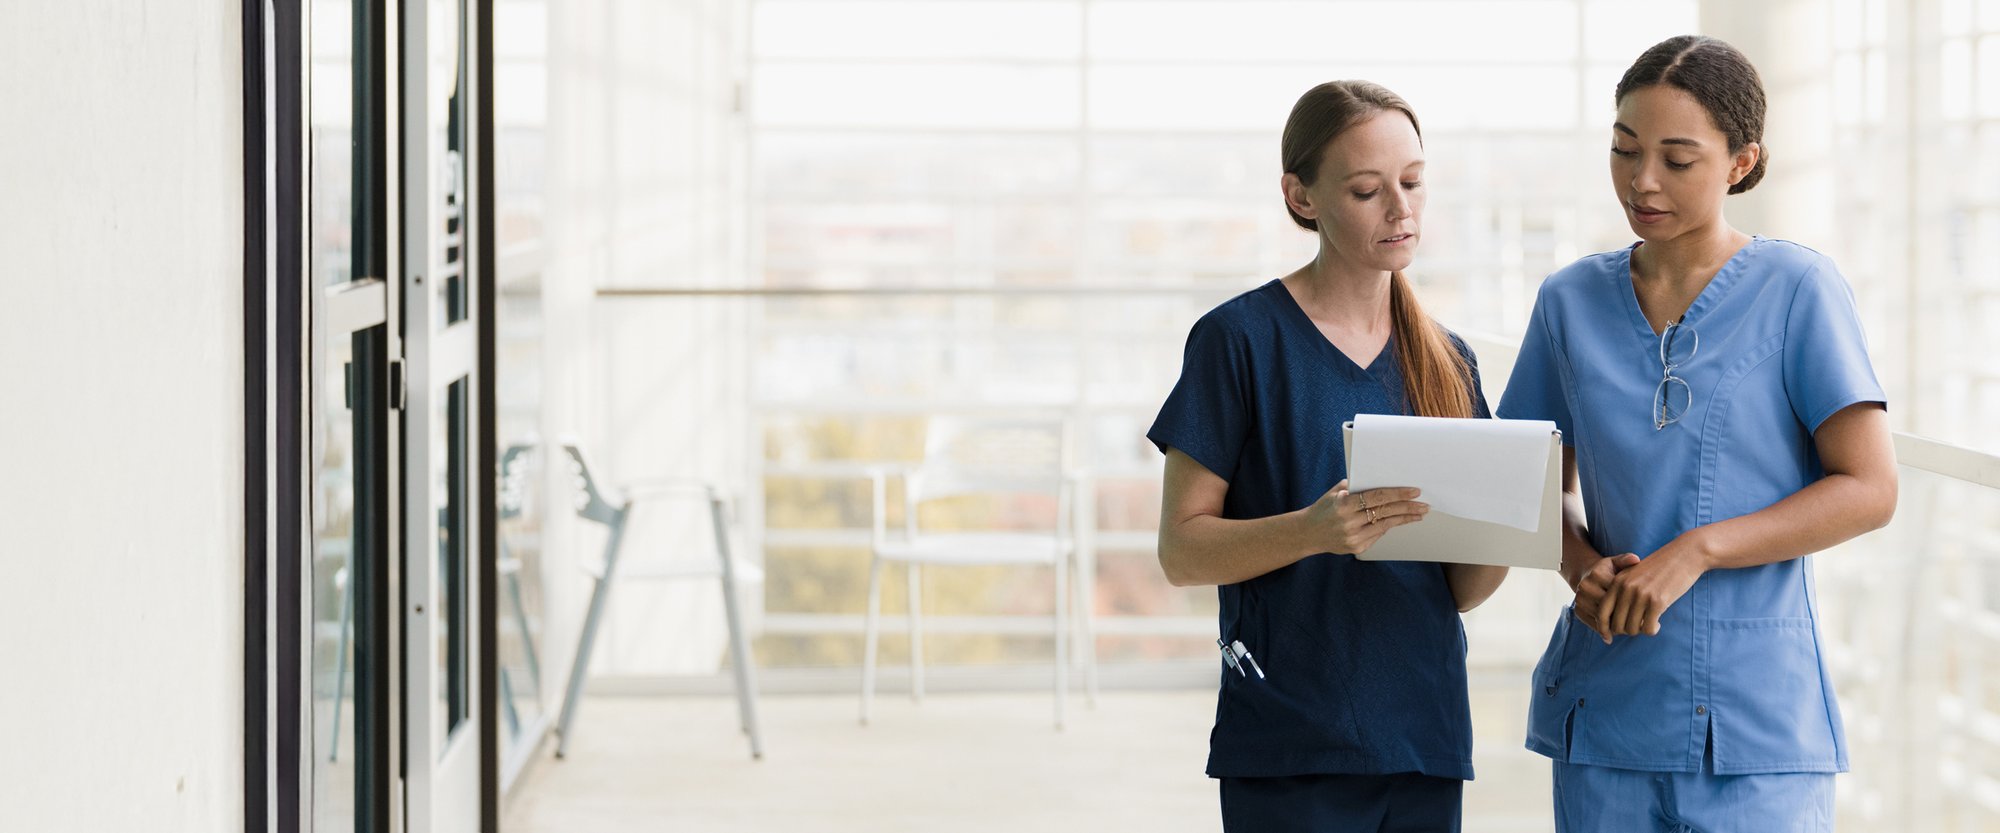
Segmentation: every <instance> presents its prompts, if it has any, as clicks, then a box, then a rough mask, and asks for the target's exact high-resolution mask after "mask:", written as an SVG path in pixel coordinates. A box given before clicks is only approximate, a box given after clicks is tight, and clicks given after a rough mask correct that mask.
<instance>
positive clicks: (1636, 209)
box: [1625, 202, 1673, 223]
mask: <svg viewBox="0 0 2000 833" xmlns="http://www.w3.org/2000/svg"><path fill="white" fill-rule="evenodd" d="M1625 208H1626V210H1628V211H1631V212H1632V217H1633V219H1636V220H1638V221H1639V222H1642V223H1657V222H1659V221H1660V220H1662V219H1665V218H1666V216H1667V215H1668V214H1671V213H1673V212H1670V211H1662V210H1660V209H1657V208H1652V207H1650V206H1643V205H1634V204H1632V203H1629V202H1628V203H1626V204H1625Z"/></svg>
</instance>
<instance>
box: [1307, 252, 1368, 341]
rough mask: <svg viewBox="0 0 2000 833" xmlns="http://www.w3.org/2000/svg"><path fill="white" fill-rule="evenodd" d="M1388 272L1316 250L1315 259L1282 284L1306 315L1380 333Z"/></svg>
mask: <svg viewBox="0 0 2000 833" xmlns="http://www.w3.org/2000/svg"><path fill="white" fill-rule="evenodd" d="M1389 277H1390V273H1388V272H1384V271H1381V270H1379V269H1369V268H1365V267H1356V266H1355V265H1354V264H1351V263H1348V262H1346V261H1344V260H1342V259H1341V258H1339V257H1336V256H1334V255H1333V254H1332V253H1330V252H1328V251H1327V250H1326V247H1325V246H1323V245H1322V246H1321V247H1320V252H1319V256H1318V257H1315V258H1313V261H1312V262H1311V263H1308V264H1306V265H1304V266H1302V267H1299V270H1298V271H1296V272H1293V273H1292V274H1290V275H1288V276H1286V278H1285V284H1286V285H1287V286H1288V287H1289V288H1290V289H1291V290H1292V295H1293V296H1294V297H1296V298H1297V299H1298V300H1299V305H1300V306H1301V307H1304V308H1305V310H1306V313H1307V314H1308V315H1310V316H1311V317H1312V318H1313V319H1314V320H1316V321H1323V322H1326V323H1329V324H1332V325H1334V326H1337V327H1340V328H1342V329H1348V330H1353V331H1356V332H1380V331H1382V330H1385V329H1387V328H1388V325H1389Z"/></svg>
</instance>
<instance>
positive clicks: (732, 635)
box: [556, 443, 764, 759]
mask: <svg viewBox="0 0 2000 833" xmlns="http://www.w3.org/2000/svg"><path fill="white" fill-rule="evenodd" d="M562 450H563V456H564V457H565V458H566V459H567V460H568V463H569V472H570V477H571V481H572V483H574V485H575V486H576V513H577V514H578V515H579V516H581V517H583V518H585V519H586V520H591V521H596V522H598V523H601V524H603V525H604V526H605V527H606V529H608V530H609V537H608V538H607V539H606V540H605V543H604V560H603V563H602V564H601V565H597V566H596V567H595V568H594V569H593V568H586V569H589V571H590V573H591V577H592V578H593V579H594V580H595V581H594V582H593V585H592V589H591V592H590V609H589V612H588V613H586V614H585V615H584V619H583V632H582V633H581V634H580V635H579V636H578V639H577V647H576V656H575V659H574V662H573V664H572V665H571V666H570V671H569V685H568V690H567V694H566V696H564V697H563V707H562V717H561V718H560V719H559V720H558V722H557V728H556V734H557V737H558V741H557V743H556V757H558V758H562V757H565V756H566V755H567V754H568V753H569V739H570V737H571V728H572V726H573V722H574V721H575V720H576V710H577V706H578V704H579V703H580V702H581V701H582V699H583V678H584V675H585V674H586V673H588V672H589V670H590V655H591V650H592V648H593V647H594V646H595V645H596V644H597V629H598V625H599V623H600V622H602V621H603V618H604V606H605V602H606V601H607V600H608V599H609V598H610V596H611V585H612V583H613V582H614V581H615V580H616V579H617V578H619V577H620V576H624V577H626V578H631V579H641V578H651V579H688V578H696V579H720V580H721V582H722V610H723V615H724V616H725V617H726V618H727V620H728V623H729V659H730V666H731V668H730V670H731V671H733V672H734V673H735V675H736V709H737V717H738V719H739V725H740V728H741V729H742V730H743V733H744V734H745V735H748V736H749V737H750V757H752V758H756V759H762V758H763V757H764V734H763V731H762V729H760V728H759V727H758V725H757V679H756V670H757V668H756V662H755V660H754V659H752V657H751V655H750V639H749V635H748V634H747V633H746V632H745V630H744V627H745V626H744V623H743V615H742V613H741V611H740V610H739V609H738V606H739V604H740V603H741V600H740V599H739V598H738V593H739V592H740V591H739V588H740V586H741V585H742V584H750V585H757V584H762V583H763V581H764V571H763V568H761V567H758V566H757V565H756V564H752V563H750V562H747V561H741V560H738V559H737V558H736V557H735V556H733V555H732V554H731V553H730V549H729V535H728V525H727V524H726V523H725V521H724V516H725V514H726V510H725V501H724V500H723V498H722V493H721V492H720V490H718V489H717V488H716V486H715V485H714V484H712V483H707V482H704V481H700V480H685V479H674V478H665V479H656V480H643V481H637V482H632V483H626V484H623V485H622V486H621V487H619V488H617V489H613V488H611V486H610V485H609V484H604V483H599V482H598V480H597V478H596V476H595V475H594V474H592V472H591V470H590V466H589V464H587V463H585V462H584V457H583V450H582V449H580V448H578V447H577V446H576V445H575V444H574V443H565V444H564V445H563V447H562ZM675 497H678V498H684V499H687V498H691V499H695V500H700V501H703V502H705V503H707V504H708V516H709V522H710V524H711V526H712V528H713V529H712V532H713V535H714V543H715V552H714V558H713V560H709V559H705V558H693V559H690V558H685V557H683V558H679V559H676V560H674V561H672V562H666V563H660V564H656V565H643V566H644V568H643V569H626V570H623V571H621V570H620V569H619V568H620V564H619V556H620V555H621V554H622V553H623V546H622V545H623V544H624V541H625V531H626V529H627V528H628V526H627V523H628V522H629V521H630V520H631V517H632V512H633V509H634V506H635V505H636V504H637V503H639V502H641V501H649V500H654V499H661V498H675Z"/></svg>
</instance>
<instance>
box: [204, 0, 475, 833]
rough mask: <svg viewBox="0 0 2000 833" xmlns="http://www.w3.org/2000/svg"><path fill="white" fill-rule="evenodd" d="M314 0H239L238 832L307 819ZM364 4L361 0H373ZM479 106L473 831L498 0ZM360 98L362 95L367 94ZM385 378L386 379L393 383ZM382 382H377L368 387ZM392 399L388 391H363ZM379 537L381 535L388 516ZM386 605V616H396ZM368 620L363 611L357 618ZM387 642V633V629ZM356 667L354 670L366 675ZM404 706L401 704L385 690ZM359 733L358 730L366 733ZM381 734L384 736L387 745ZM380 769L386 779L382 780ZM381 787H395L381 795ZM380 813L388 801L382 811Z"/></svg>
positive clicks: (301, 826) (290, 830) (295, 825)
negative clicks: (310, 11)
mask: <svg viewBox="0 0 2000 833" xmlns="http://www.w3.org/2000/svg"><path fill="white" fill-rule="evenodd" d="M304 2H305V0H243V5H242V15H241V18H240V20H241V25H242V53H241V54H242V80H243V86H242V89H243V99H242V108H243V109H242V116H243V133H242V141H243V342H242V345H243V373H244V377H243V414H242V416H243V507H242V508H243V518H244V532H243V578H244V580H243V588H244V592H243V608H242V612H243V664H242V670H243V773H242V774H243V829H244V831H245V833H273V831H275V832H276V833H295V831H302V830H307V829H309V828H310V824H311V820H310V819H308V818H306V817H305V816H304V815H303V812H304V810H305V807H306V801H305V798H306V792H307V790H309V787H308V786H307V785H306V776H307V774H308V773H309V771H310V770H308V769H306V768H305V762H306V756H307V755H308V754H310V753H309V750H310V749H311V738H310V736H308V735H307V734H306V732H308V731H310V728H309V727H308V726H307V725H306V724H305V716H306V714H307V713H308V712H307V709H306V702H307V701H306V698H307V697H308V696H309V692H310V688H309V687H308V686H306V685H305V674H306V663H305V649H306V645H307V642H306V636H307V633H308V629H309V627H310V623H308V622H307V621H306V620H305V608H304V598H305V597H304V581H305V576H306V570H307V569H308V568H307V561H308V555H309V549H310V547H309V545H308V543H307V541H306V530H307V523H308V519H307V512H308V510H309V508H310V500H311V499H310V495H309V493H308V490H307V483H306V480H307V477H308V474H309V462H308V460H307V453H308V451H307V443H306V437H307V434H306V431H307V421H308V419H309V418H310V413H311V410H310V404H311V403H310V400H309V397H310V396H311V393H312V392H311V391H310V390H309V389H308V386H309V382H308V370H307V361H308V357H309V356H310V353H309V352H308V351H309V349H310V345H309V343H308V342H309V340H310V338H311V337H312V332H311V325H310V322H311V317H310V306H309V304H310V303H311V302H312V300H313V290H314V289H315V287H313V286H311V282H310V277H309V270H308V265H307V264H306V262H305V235H306V228H307V226H306V219H307V217H306V208H305V206H306V205H307V197H308V194H307V187H308V181H307V178H306V177H307V153H308V147H307V143H306V133H305V108H306V106H307V101H306V89H307V88H306V83H307V78H306V71H307V61H308V58H307V56H306V55H305V54H304V51H303V47H304V43H303V37H302V35H303V31H304V30H303V27H304V25H305V18H304V16H303V7H304ZM363 2H367V0H363ZM470 5H472V6H474V7H475V8H476V9H477V13H476V14H475V16H474V20H475V29H474V32H473V33H472V40H473V43H472V47H473V50H474V66H473V68H472V71H473V73H474V74H475V75H476V77H477V78H478V84H477V89H479V90H481V91H482V93H483V94H482V95H479V96H477V97H475V100H474V102H473V111H474V124H473V132H474V135H475V141H477V142H478V152H477V153H475V154H474V159H475V160H477V170H476V171H474V172H473V176H474V177H476V178H477V180H478V188H477V193H479V194H481V195H482V199H481V200H479V202H478V203H477V204H476V205H474V206H473V210H474V218H473V221H474V222H475V223H476V224H477V227H478V234H477V246H478V249H477V251H476V252H475V256H474V259H473V260H474V262H473V272H472V276H473V280H475V281H476V282H477V287H478V289H477V292H476V296H477V298H478V304H477V306H476V308H475V309H474V310H473V314H474V315H475V316H477V317H478V318H479V320H480V322H481V324H480V327H479V332H480V336H479V340H478V361H477V372H478V374H479V375H480V377H481V378H482V379H484V380H486V384H482V385H478V386H476V387H477V388H478V390H479V401H478V403H477V408H476V409H477V412H478V416H477V418H478V420H479V423H480V430H479V431H478V434H479V437H480V443H479V447H478V448H477V449H476V450H475V456H474V460H475V461H476V469H477V477H478V478H479V487H478V489H477V493H478V494H479V495H480V506H479V509H478V512H477V516H476V519H475V522H476V523H477V524H478V525H479V527H480V534H479V535H477V536H475V537H476V539H477V540H478V542H479V548H478V551H477V553H476V557H477V558H478V559H479V564H480V568H479V570H478V575H479V576H480V582H479V586H478V587H477V588H476V590H475V592H476V593H477V594H478V596H479V599H480V601H479V605H478V609H479V611H480V621H479V622H478V625H477V626H478V629H479V631H480V634H481V638H480V640H479V643H480V650H479V654H478V657H477V660H476V661H477V662H478V669H477V679H478V685H477V689H478V690H477V692H476V695H477V696H478V697H479V700H480V708H479V712H480V715H481V718H480V724H479V729H478V730H479V733H480V738H481V742H480V763H479V772H480V778H479V780H480V802H479V814H480V823H479V828H480V829H481V830H483V831H488V832H489V833H497V831H498V830H499V829H500V817H499V799H500V782H499V771H500V766H499V723H498V717H497V715H498V709H497V706H498V704H497V692H498V685H497V676H498V663H497V645H498V639H497V625H496V618H495V616H494V615H493V611H494V610H495V609H496V608H495V604H494V602H495V598H496V595H497V592H496V590H497V583H496V580H495V578H494V577H495V575H496V570H495V567H496V566H497V563H498V547H497V542H498V538H497V535H496V532H497V529H496V527H497V516H496V513H495V511H494V506H493V500H494V494H495V491H494V486H495V481H496V479H497V475H496V469H497V464H498V453H497V448H496V446H495V444H494V437H495V436H496V434H495V432H494V422H495V415H496V409H495V407H494V405H495V401H494V399H495V397H494V389H495V387H496V386H495V385H494V384H493V380H494V368H495V352H494V338H493V334H494V330H495V328H494V326H493V323H494V320H495V317H494V316H495V308H494V293H493V287H494V238H493V227H494V222H493V220H494V206H493V199H492V198H491V195H492V194H493V193H494V192H493V190H492V186H493V181H494V167H493V153H492V149H493V146H494V145H493V96H492V95H491V94H489V93H484V91H488V90H491V89H492V81H493V26H492V20H493V17H492V6H493V3H492V0H471V4H470ZM357 91H359V89H358V88H357ZM384 381H385V380H384ZM370 387H373V386H370ZM357 393H364V395H366V394H374V395H382V396H386V395H387V390H386V388H385V389H383V390H380V391H368V392H359V391H358V392H357ZM374 526H375V530H373V531H372V532H371V534H379V535H381V536H383V538H384V539H385V540H386V537H387V536H388V534H389V533H390V531H389V530H387V529H386V528H383V527H382V525H381V524H380V523H377V524H375V525H374ZM386 612H387V611H382V613H386ZM359 618H362V619H367V618H369V617H359ZM376 637H377V638H379V639H382V640H384V641H386V640H387V638H388V637H389V635H388V634H387V633H378V634H376ZM358 670H359V669H357V671H358ZM389 699H390V700H391V701H392V702H399V701H400V698H389ZM359 740H360V739H358V738H357V742H359ZM377 740H378V742H383V743H386V742H387V741H388V738H386V737H384V738H379V739H377ZM377 777H380V778H387V777H389V774H388V773H379V774H378V775H377ZM385 794H386V793H385ZM383 809H384V810H385V811H386V810H387V808H383Z"/></svg>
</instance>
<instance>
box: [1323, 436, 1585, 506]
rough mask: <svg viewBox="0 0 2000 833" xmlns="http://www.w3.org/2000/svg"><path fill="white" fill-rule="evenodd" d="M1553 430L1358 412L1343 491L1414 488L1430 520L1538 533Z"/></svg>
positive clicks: (1546, 483)
mask: <svg viewBox="0 0 2000 833" xmlns="http://www.w3.org/2000/svg"><path fill="white" fill-rule="evenodd" d="M1555 430H1556V426H1555V423H1553V422H1548V421H1546V420H1532V419H1444V418H1439V417H1407V416H1392V415H1388V414H1358V415H1356V416H1355V417H1354V436H1353V447H1352V450H1351V453H1350V454H1349V455H1348V458H1347V479H1348V484H1347V489H1348V491H1350V492H1365V491H1367V490H1369V489H1380V488H1385V487H1415V488H1417V489H1421V490H1423V496H1422V497H1420V498H1417V499H1418V500H1419V501H1422V502H1424V503H1427V504H1429V505H1430V507H1431V511H1432V514H1433V516H1435V515H1436V514H1437V513H1440V512H1442V513H1444V514H1447V515H1453V516H1457V517H1460V518H1465V519H1467V520H1473V521H1483V522H1485V523H1492V524H1500V525H1503V526H1510V527H1513V528H1515V529H1519V530H1521V531H1523V532H1538V531H1540V527H1541V519H1542V514H1543V513H1542V503H1543V500H1542V498H1543V490H1544V489H1546V488H1547V486H1548V476H1549V475H1548V466H1547V465H1546V463H1547V461H1548V455H1549V436H1550V435H1551V434H1552V433H1553V432H1554V431H1555Z"/></svg>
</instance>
